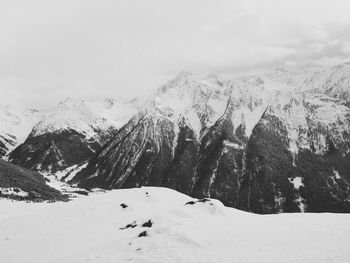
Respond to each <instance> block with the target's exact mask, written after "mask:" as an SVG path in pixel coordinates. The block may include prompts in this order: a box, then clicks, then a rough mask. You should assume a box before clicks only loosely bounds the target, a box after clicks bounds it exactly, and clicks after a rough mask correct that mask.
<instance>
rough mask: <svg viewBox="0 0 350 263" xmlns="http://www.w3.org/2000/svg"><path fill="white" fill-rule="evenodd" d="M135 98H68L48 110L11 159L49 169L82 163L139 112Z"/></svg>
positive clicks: (26, 165)
mask: <svg viewBox="0 0 350 263" xmlns="http://www.w3.org/2000/svg"><path fill="white" fill-rule="evenodd" d="M136 108H137V103H135V102H134V101H125V102H123V101H115V100H113V99H109V98H108V99H105V100H102V101H100V100H84V99H80V100H76V99H72V98H67V99H66V100H64V101H62V102H60V103H59V104H58V105H57V106H56V107H54V108H53V109H51V110H47V111H45V112H44V114H43V116H42V117H41V119H40V120H39V121H38V122H37V124H36V125H34V127H33V128H32V131H31V133H30V134H29V136H28V138H27V139H26V141H25V142H24V143H23V144H21V145H20V146H19V147H17V148H16V149H15V150H13V151H12V152H11V154H10V160H11V162H13V163H15V164H18V165H21V166H23V167H26V168H29V169H35V170H39V171H46V172H56V171H62V170H65V169H67V168H68V170H72V169H71V168H72V166H76V165H82V164H83V163H84V162H86V161H87V160H88V159H89V158H90V157H91V156H92V155H93V154H94V153H95V152H96V151H97V150H99V149H100V148H101V147H102V145H103V144H104V143H105V142H106V141H107V140H109V139H110V138H111V137H112V136H113V134H114V133H115V130H117V129H118V128H120V127H121V126H122V125H123V124H124V123H125V122H127V120H129V119H130V118H131V116H132V115H133V114H134V113H136Z"/></svg>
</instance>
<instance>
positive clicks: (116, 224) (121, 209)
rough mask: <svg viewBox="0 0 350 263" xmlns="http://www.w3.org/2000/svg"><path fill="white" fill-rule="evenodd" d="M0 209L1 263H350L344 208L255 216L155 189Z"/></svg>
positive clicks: (4, 204)
mask: <svg viewBox="0 0 350 263" xmlns="http://www.w3.org/2000/svg"><path fill="white" fill-rule="evenodd" d="M0 210H1V214H0V231H1V235H2V238H1V239H0V249H1V253H0V261H1V262H38V263H39V262H40V263H41V262H50V263H62V262H64V263H83V262H99V263H107V262H118V263H124V262H140V263H146V262H167V263H179V262H193V263H199V262H201V263H203V262H221V263H232V262H239V263H280V262H281V261H282V262H284V263H295V262H310V263H311V262H317V263H329V262H349V261H350V253H349V242H350V225H349V220H350V215H348V214H328V213H327V214H281V215H270V216H260V215H255V214H250V213H246V212H243V211H239V210H236V209H233V208H229V207H225V206H223V204H222V203H221V202H220V201H218V200H214V199H199V200H197V199H193V198H191V197H189V196H186V195H184V194H181V193H179V192H176V191H173V190H170V189H165V188H157V187H142V188H135V189H123V190H113V191H109V192H105V193H103V192H94V193H92V194H90V195H89V196H87V197H84V198H79V199H75V200H73V201H70V202H56V203H25V202H10V201H8V200H0ZM19 251H20V252H21V253H19Z"/></svg>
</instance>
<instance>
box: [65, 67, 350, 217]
mask: <svg viewBox="0 0 350 263" xmlns="http://www.w3.org/2000/svg"><path fill="white" fill-rule="evenodd" d="M279 77H280V76H279ZM278 81H280V80H279V79H276V78H273V79H271V78H268V77H266V76H264V77H249V78H245V79H240V80H237V81H224V80H222V79H221V78H219V77H218V76H216V75H212V74H211V75H193V74H190V73H181V74H180V75H179V76H178V77H176V78H175V79H174V80H172V81H170V82H169V83H167V84H166V85H164V86H163V87H161V88H160V89H159V90H158V91H157V92H156V94H155V95H154V97H153V98H152V99H151V100H150V101H149V102H148V104H147V106H146V107H145V108H144V109H143V110H142V111H140V112H139V114H137V115H136V116H134V117H133V118H132V119H131V120H130V121H129V122H128V123H127V124H126V125H125V126H124V127H123V128H121V129H120V130H119V131H118V133H117V134H116V136H115V137H114V138H113V139H112V140H111V141H110V142H109V143H107V144H106V145H105V146H104V147H103V149H102V150H100V151H99V153H98V154H97V155H95V156H94V157H93V158H92V160H91V161H90V162H89V164H88V166H87V167H86V168H85V169H83V170H82V171H81V172H80V173H78V174H77V175H76V176H75V177H74V178H73V180H72V181H71V182H72V183H77V184H78V185H79V186H83V187H86V188H94V187H102V188H106V189H112V188H127V187H138V186H141V185H153V186H167V187H170V188H173V189H176V190H178V191H181V192H183V193H186V194H189V195H192V196H195V197H198V198H202V197H212V198H217V199H219V200H221V201H222V202H223V203H224V204H225V205H229V206H232V207H237V208H240V209H243V210H247V211H253V212H256V213H277V212H300V211H301V212H304V211H314V212H321V211H329V212H350V205H349V204H350V188H349V187H350V185H349V182H350V165H349V149H350V137H349V136H350V119H349V116H350V115H349V114H350V109H349V108H348V106H347V104H346V103H345V102H343V101H342V100H338V99H334V98H331V97H328V96H327V95H322V94H321V95H317V94H310V93H304V92H295V87H294V88H293V89H288V87H289V88H290V87H291V86H290V85H291V84H290V83H292V84H293V85H294V84H295V82H293V81H292V82H290V83H287V84H286V83H282V84H281V85H280V86H281V87H282V89H276V87H278V85H276V83H277V84H278ZM270 83H274V84H273V85H270Z"/></svg>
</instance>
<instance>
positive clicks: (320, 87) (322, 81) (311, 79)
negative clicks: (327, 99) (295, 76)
mask: <svg viewBox="0 0 350 263" xmlns="http://www.w3.org/2000/svg"><path fill="white" fill-rule="evenodd" d="M349 87H350V62H348V63H343V64H339V65H336V66H333V67H331V68H329V69H324V70H320V71H314V72H309V73H308V74H307V75H306V77H305V78H304V79H303V81H302V82H301V83H300V88H301V89H304V90H308V91H309V92H313V93H322V94H327V95H329V96H331V97H334V98H337V99H342V100H345V101H349V100H350V88H349Z"/></svg>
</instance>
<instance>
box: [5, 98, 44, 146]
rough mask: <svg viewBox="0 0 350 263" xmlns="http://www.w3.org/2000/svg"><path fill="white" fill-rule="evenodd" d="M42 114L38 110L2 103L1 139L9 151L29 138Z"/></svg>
mask: <svg viewBox="0 0 350 263" xmlns="http://www.w3.org/2000/svg"><path fill="white" fill-rule="evenodd" d="M41 115H42V113H41V112H39V111H37V110H33V109H27V108H23V107H19V106H14V105H10V104H7V103H0V140H1V142H2V143H4V144H5V146H6V148H8V151H10V150H11V149H13V148H14V147H16V146H17V145H18V144H20V143H22V142H23V141H24V140H25V139H26V138H27V136H28V134H29V133H30V131H31V129H32V127H33V125H34V124H35V123H36V122H37V121H38V120H39V118H40V117H41Z"/></svg>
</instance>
